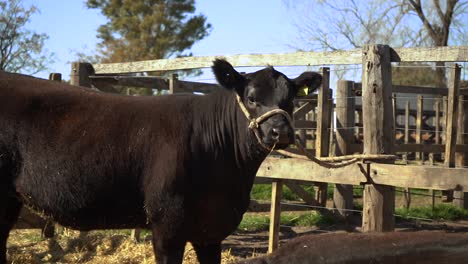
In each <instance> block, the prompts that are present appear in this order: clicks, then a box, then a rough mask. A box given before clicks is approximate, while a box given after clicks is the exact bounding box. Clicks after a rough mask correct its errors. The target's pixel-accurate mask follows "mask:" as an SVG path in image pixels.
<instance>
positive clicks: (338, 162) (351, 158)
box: [236, 93, 397, 168]
mask: <svg viewBox="0 0 468 264" xmlns="http://www.w3.org/2000/svg"><path fill="white" fill-rule="evenodd" d="M236 100H237V104H238V105H239V107H240V109H241V110H242V112H243V113H244V115H245V117H246V118H247V119H248V120H249V129H250V130H252V131H253V132H254V134H255V137H256V138H257V141H258V143H259V145H260V146H261V147H262V148H263V149H265V150H266V151H267V152H268V153H271V152H272V151H273V150H274V148H275V146H276V143H278V140H276V142H275V143H274V144H273V146H272V147H269V146H267V145H265V143H263V141H262V139H261V137H260V131H259V130H260V125H261V124H262V123H263V122H264V121H265V120H266V119H268V118H270V117H271V116H273V115H277V114H280V115H283V116H284V117H285V118H286V120H287V121H288V122H289V124H290V125H291V127H292V128H293V129H294V126H293V124H294V123H293V121H292V119H291V116H290V115H289V114H288V112H286V111H284V110H282V109H279V108H278V109H273V110H270V111H268V112H266V113H264V114H263V115H261V116H259V117H257V118H255V117H251V116H250V113H249V111H248V110H247V108H246V107H245V105H244V103H243V102H242V99H241V98H240V96H239V95H238V94H237V93H236ZM294 144H295V145H296V146H297V148H298V149H299V150H300V151H301V152H302V153H303V154H304V155H298V154H295V153H291V152H289V151H286V150H277V151H278V153H280V154H282V155H285V156H289V157H292V158H301V159H307V160H311V161H313V162H315V163H317V164H319V165H320V166H323V167H327V168H339V167H344V166H347V165H350V164H352V163H355V162H357V161H359V160H383V159H386V160H394V159H396V158H397V157H396V156H395V155H387V154H355V155H344V156H338V157H315V156H314V155H313V154H312V153H310V152H309V151H307V150H306V149H305V148H304V147H303V146H302V145H301V144H300V143H299V141H298V140H297V138H296V137H295V142H294Z"/></svg>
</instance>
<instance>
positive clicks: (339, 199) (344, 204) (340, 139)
mask: <svg viewBox="0 0 468 264" xmlns="http://www.w3.org/2000/svg"><path fill="white" fill-rule="evenodd" d="M353 86H354V82H352V81H345V80H339V81H338V83H337V90H336V146H335V156H342V155H347V154H352V153H351V148H350V145H351V144H352V143H353V142H354V133H353V132H354V123H355V121H354V106H355V98H354V96H353ZM333 205H334V207H335V208H337V209H338V211H337V214H338V215H339V216H340V217H341V218H343V219H345V220H349V218H350V216H351V214H350V213H349V211H347V210H349V209H353V206H354V205H353V185H346V184H335V189H334V191H333Z"/></svg>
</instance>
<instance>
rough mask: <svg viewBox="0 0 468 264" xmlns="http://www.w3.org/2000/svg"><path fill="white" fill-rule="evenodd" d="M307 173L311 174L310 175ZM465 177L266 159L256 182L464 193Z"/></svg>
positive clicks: (435, 170)
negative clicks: (460, 191)
mask: <svg viewBox="0 0 468 264" xmlns="http://www.w3.org/2000/svg"><path fill="white" fill-rule="evenodd" d="M311 171H313V172H314V173H310V172H311ZM368 172H369V173H368ZM395 172H398V173H395ZM466 175H467V173H466V169H461V168H445V167H437V166H421V165H395V164H382V163H371V164H362V163H354V164H352V165H348V166H346V167H342V168H331V169H328V168H324V167H322V166H320V165H318V164H316V163H314V162H312V161H309V160H303V159H295V158H290V159H280V158H267V159H266V160H265V161H264V162H263V163H262V165H261V166H260V169H259V170H258V172H257V177H258V178H267V179H272V180H275V179H277V180H294V181H301V182H302V183H305V182H329V183H337V184H351V185H360V184H364V183H374V184H383V185H390V186H398V187H409V188H420V189H436V190H455V189H465V190H468V177H466Z"/></svg>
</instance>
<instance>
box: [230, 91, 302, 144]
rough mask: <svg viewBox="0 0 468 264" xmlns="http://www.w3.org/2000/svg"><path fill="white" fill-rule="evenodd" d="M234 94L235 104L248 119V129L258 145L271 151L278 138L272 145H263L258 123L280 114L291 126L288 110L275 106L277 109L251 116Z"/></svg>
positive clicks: (238, 97)
mask: <svg viewBox="0 0 468 264" xmlns="http://www.w3.org/2000/svg"><path fill="white" fill-rule="evenodd" d="M235 94H236V101H237V104H238V105H239V107H240V109H241V110H242V112H243V113H244V115H245V117H246V118H247V119H248V120H249V129H250V130H252V131H253V133H254V135H255V137H256V138H257V141H258V143H259V145H260V146H261V147H262V148H263V149H265V150H266V151H267V152H271V151H273V149H274V148H275V146H276V143H278V140H276V141H275V143H274V144H273V146H272V147H269V146H267V145H265V143H263V141H262V138H261V137H260V125H261V124H262V123H263V122H265V120H267V119H268V118H270V117H272V116H274V115H277V114H280V115H283V116H284V117H285V118H286V120H287V121H288V123H289V124H290V125H291V126H292V125H293V121H292V119H291V116H290V115H289V114H288V112H286V111H284V110H282V109H279V108H277V109H273V110H270V111H268V112H266V113H264V114H263V115H261V116H259V117H257V118H255V117H252V116H251V115H250V113H249V111H248V110H247V107H245V105H244V103H243V102H242V99H241V98H240V96H239V95H238V94H237V93H235ZM293 129H294V128H293Z"/></svg>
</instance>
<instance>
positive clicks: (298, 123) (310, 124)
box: [294, 120, 317, 129]
mask: <svg viewBox="0 0 468 264" xmlns="http://www.w3.org/2000/svg"><path fill="white" fill-rule="evenodd" d="M316 127H317V122H315V121H309V120H294V128H295V129H313V128H316Z"/></svg>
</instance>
